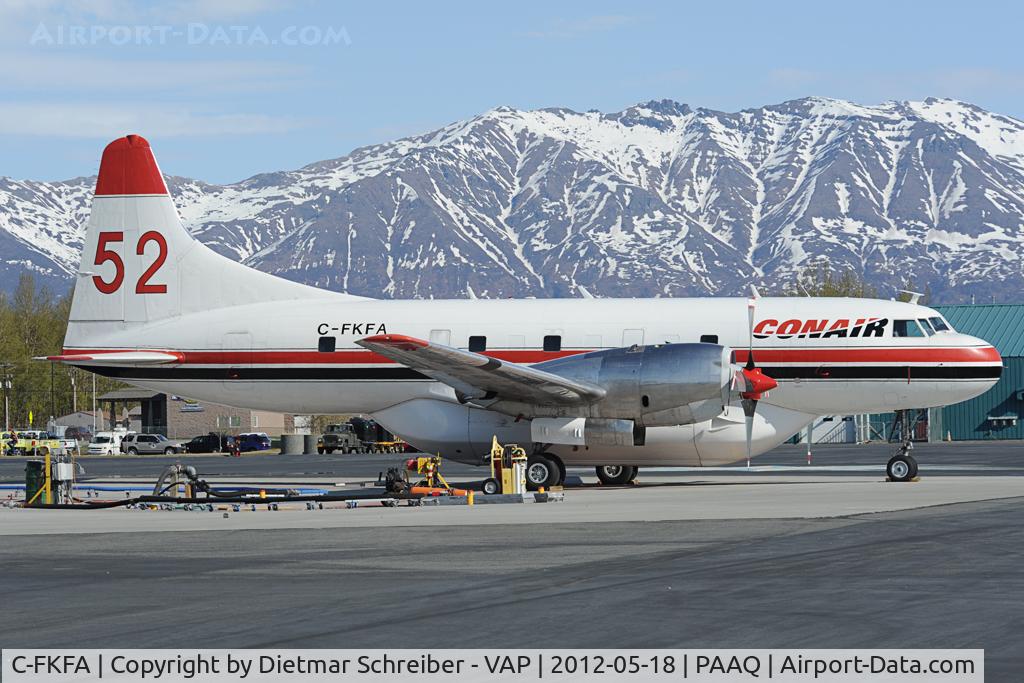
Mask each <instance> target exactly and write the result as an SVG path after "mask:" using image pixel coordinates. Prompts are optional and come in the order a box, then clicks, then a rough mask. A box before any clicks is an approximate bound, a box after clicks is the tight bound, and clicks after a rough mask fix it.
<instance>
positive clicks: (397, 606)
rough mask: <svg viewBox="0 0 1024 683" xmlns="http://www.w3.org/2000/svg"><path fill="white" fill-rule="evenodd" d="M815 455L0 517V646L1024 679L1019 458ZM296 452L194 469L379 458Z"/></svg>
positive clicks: (361, 476) (351, 469)
mask: <svg viewBox="0 0 1024 683" xmlns="http://www.w3.org/2000/svg"><path fill="white" fill-rule="evenodd" d="M815 450H816V453H815V458H814V463H815V464H814V465H812V466H810V467H808V466H807V465H806V460H805V456H804V452H803V450H802V449H800V448H796V447H784V448H782V449H778V450H777V451H773V452H772V453H769V454H766V455H765V456H762V458H759V459H757V460H755V464H757V463H763V464H761V465H758V466H757V467H755V468H752V469H751V470H746V468H745V467H743V466H742V465H741V466H740V467H737V468H730V471H725V472H722V471H717V470H715V471H696V472H695V471H692V470H687V469H676V468H674V469H669V470H654V471H645V470H641V476H640V480H639V481H640V485H639V486H633V487H621V488H609V487H599V486H596V485H593V482H594V478H593V476H592V474H591V473H588V472H587V471H584V470H579V471H577V472H576V474H579V475H580V476H581V478H582V480H583V482H584V485H583V486H578V487H574V488H569V489H567V490H566V494H565V500H564V502H558V503H546V504H528V505H500V506H498V505H495V506H488V505H476V506H473V507H471V508H470V507H463V506H460V507H436V508H434V507H422V508H405V507H399V508H373V507H368V508H363V507H360V508H356V509H352V510H348V509H336V510H314V511H306V510H288V511H285V510H281V511H277V512H270V511H267V510H261V511H257V512H237V513H236V512H231V513H230V514H229V515H228V516H227V517H224V515H223V513H222V512H220V511H218V512H214V513H210V512H185V511H175V512H165V511H132V510H123V509H117V510H106V511H86V512H75V511H72V512H67V511H44V510H19V509H15V510H0V534H2V535H3V538H2V540H0V576H2V577H3V578H2V581H0V600H2V604H3V607H2V610H0V614H2V616H3V618H2V619H0V645H2V646H3V647H57V646H67V645H71V644H73V645H75V646H76V647H104V646H119V647H198V646H201V647H272V648H277V647H280V648H288V647H295V648H299V647H357V648H358V647H389V648H401V647H415V648H422V647H494V646H495V645H496V643H501V646H502V647H508V648H514V647H587V648H613V647H617V648H633V647H637V648H639V647H726V648H728V647H750V648H757V647H799V648H831V647H842V648H861V647H863V648H877V647H884V648H897V649H900V648H917V647H921V648H954V647H964V648H968V647H980V648H984V649H985V650H986V674H987V680H1016V677H1017V675H1018V674H1019V672H1020V671H1021V670H1024V651H1022V650H1021V648H1020V647H1019V644H1020V638H1021V633H1022V630H1024V621H1022V617H1021V615H1022V614H1024V597H1022V596H1024V570H1022V569H1021V567H1022V566H1024V507H1022V504H1024V477H1021V476H1020V474H1022V473H1024V458H1022V451H1021V449H1020V447H1019V446H1016V445H1012V446H1011V445H1007V444H952V445H946V444H942V445H935V446H931V445H928V446H924V447H922V448H919V449H918V452H917V454H916V455H917V457H918V460H919V462H921V474H922V476H921V479H920V481H918V482H913V483H907V484H893V483H887V482H885V481H884V480H883V468H884V462H885V458H886V454H887V452H888V447H887V446H886V445H884V444H883V445H877V446H861V447H852V446H851V447H845V446H844V447H829V448H826V447H819V448H817V449H815ZM289 457H291V456H277V457H275V456H266V457H243V458H239V459H227V458H211V459H209V462H208V463H207V462H206V461H200V460H199V459H198V458H197V459H196V462H202V466H201V467H200V472H201V474H203V475H210V472H209V470H212V469H214V468H215V464H216V469H218V471H219V474H218V476H217V479H218V481H228V480H236V481H243V480H246V479H251V478H253V477H270V478H274V479H277V480H280V481H284V482H290V483H296V482H301V483H303V484H309V485H316V484H318V483H319V485H323V486H328V485H330V486H334V485H335V484H339V483H344V484H345V485H344V486H342V487H338V488H339V489H341V490H345V489H346V488H348V487H356V486H360V485H361V483H362V480H365V479H367V478H375V477H376V473H377V471H379V470H380V469H382V467H381V465H383V464H384V463H385V462H387V458H386V457H385V456H303V457H300V458H299V459H297V460H294V461H289V460H288V459H287V458H289ZM382 458H383V459H382ZM392 459H400V458H394V457H393V456H392ZM801 459H803V462H801ZM11 460H13V459H11ZM137 461H142V462H144V463H149V464H148V467H149V471H148V472H146V473H145V474H146V477H142V475H143V474H144V472H143V470H145V469H146V467H145V466H143V465H141V464H139V463H138V462H137ZM100 462H102V463H103V465H102V467H107V466H111V467H114V466H115V465H120V464H122V463H123V464H125V465H130V467H129V468H126V469H130V470H131V472H130V476H126V477H123V478H122V480H124V481H129V480H130V479H131V477H142V478H141V479H140V481H142V480H148V481H149V482H152V481H153V480H154V479H155V476H156V474H157V473H158V472H159V469H160V468H161V467H162V466H163V464H164V463H162V462H161V461H160V459H159V458H139V459H132V460H131V461H129V460H127V459H126V460H123V461H122V460H121V459H107V460H103V461H99V460H96V461H91V460H86V461H85V464H86V468H87V471H88V472H89V476H93V477H96V478H97V479H96V480H97V481H98V480H99V479H101V478H103V479H105V480H107V481H110V480H112V479H113V477H112V476H111V474H112V473H113V472H115V471H117V470H116V467H115V469H112V470H109V471H104V472H97V470H98V469H100V467H98V466H97V465H98V463H100ZM189 462H190V463H192V464H195V462H193V460H191V459H190V461H189ZM8 463H9V460H4V461H2V464H0V477H4V478H7V475H8V473H9V472H12V471H16V470H15V468H14V466H12V465H9V464H8ZM197 466H198V465H197ZM21 467H22V468H23V467H24V465H23V464H22V465H21ZM135 467H139V468H140V469H139V470H137V471H136V470H134V469H132V468H135ZM446 467H449V469H447V470H446V474H448V475H450V476H451V478H453V479H456V480H459V481H463V480H466V481H469V480H470V479H469V478H470V477H474V478H479V476H481V475H480V470H474V469H472V468H465V469H462V468H461V466H457V465H450V466H449V465H446ZM800 468H803V469H800ZM368 473H371V474H370V476H369V477H368V476H367V474H368ZM8 480H11V479H8ZM40 605H45V607H43V608H40ZM69 615H72V616H70V617H69Z"/></svg>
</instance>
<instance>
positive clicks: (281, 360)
mask: <svg viewBox="0 0 1024 683" xmlns="http://www.w3.org/2000/svg"><path fill="white" fill-rule="evenodd" d="M140 350H148V349H64V354H65V355H73V354H81V355H86V354H90V355H99V356H102V354H104V353H114V352H124V351H140ZM160 350H161V351H164V349H160ZM165 352H167V351H165ZM168 353H180V354H181V355H182V356H183V359H182V361H181V362H182V364H186V365H348V364H358V365H392V364H394V363H395V361H392V360H391V359H389V358H385V357H384V356H381V355H379V354H376V353H373V352H372V351H365V350H351V351H335V352H333V353H324V352H320V351H174V352H168ZM581 353H589V351H588V350H585V349H579V350H566V351H539V350H495V351H487V352H485V353H484V354H482V355H485V356H489V357H491V358H497V359H498V360H504V361H508V362H510V363H541V362H543V361H546V360H553V359H555V358H564V357H566V356H573V355H577V354H581ZM746 360H747V350H746V349H736V361H737V362H739V363H743V362H745V361H746ZM754 360H755V361H757V363H758V365H770V364H772V363H805V364H821V363H1001V362H1002V358H1001V357H1000V356H999V352H998V351H996V350H995V349H994V348H993V347H991V346H964V347H938V348H894V347H889V348H871V349H855V348H842V349H821V348H819V349H757V348H755V349H754Z"/></svg>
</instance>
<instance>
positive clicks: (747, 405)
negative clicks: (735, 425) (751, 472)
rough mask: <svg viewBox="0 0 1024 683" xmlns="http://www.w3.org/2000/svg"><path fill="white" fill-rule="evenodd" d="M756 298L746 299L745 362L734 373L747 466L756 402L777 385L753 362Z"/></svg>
mask: <svg viewBox="0 0 1024 683" xmlns="http://www.w3.org/2000/svg"><path fill="white" fill-rule="evenodd" d="M756 305H757V300H756V299H754V298H753V297H751V298H749V299H747V362H746V364H744V366H743V368H742V369H741V370H739V371H738V372H737V373H736V379H737V380H738V381H737V384H739V383H742V390H741V391H740V392H739V393H740V405H742V406H743V417H744V418H745V420H744V421H745V422H746V427H747V467H750V455H751V453H750V451H751V442H752V441H753V438H754V413H756V412H757V402H758V401H759V400H761V397H762V396H766V395H767V394H768V392H769V391H771V390H772V389H774V388H775V387H777V386H779V383H778V382H776V381H775V380H774V379H772V378H771V377H769V376H768V375H766V374H764V372H763V371H762V370H761V368H759V367H757V365H756V364H755V363H754V308H755V306H756Z"/></svg>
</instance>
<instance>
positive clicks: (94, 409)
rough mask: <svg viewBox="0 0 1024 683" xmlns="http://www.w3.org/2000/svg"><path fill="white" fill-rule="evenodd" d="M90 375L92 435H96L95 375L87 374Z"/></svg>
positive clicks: (93, 373)
mask: <svg viewBox="0 0 1024 683" xmlns="http://www.w3.org/2000/svg"><path fill="white" fill-rule="evenodd" d="M89 374H91V375H92V433H93V434H95V433H96V373H95V372H92V373H89Z"/></svg>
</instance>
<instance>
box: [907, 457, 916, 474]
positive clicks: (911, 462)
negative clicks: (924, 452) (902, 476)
mask: <svg viewBox="0 0 1024 683" xmlns="http://www.w3.org/2000/svg"><path fill="white" fill-rule="evenodd" d="M907 459H908V460H910V468H911V469H912V470H914V471H913V472H911V473H910V478H911V479H916V478H917V459H916V458H915V457H914V456H912V455H908V456H907Z"/></svg>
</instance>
